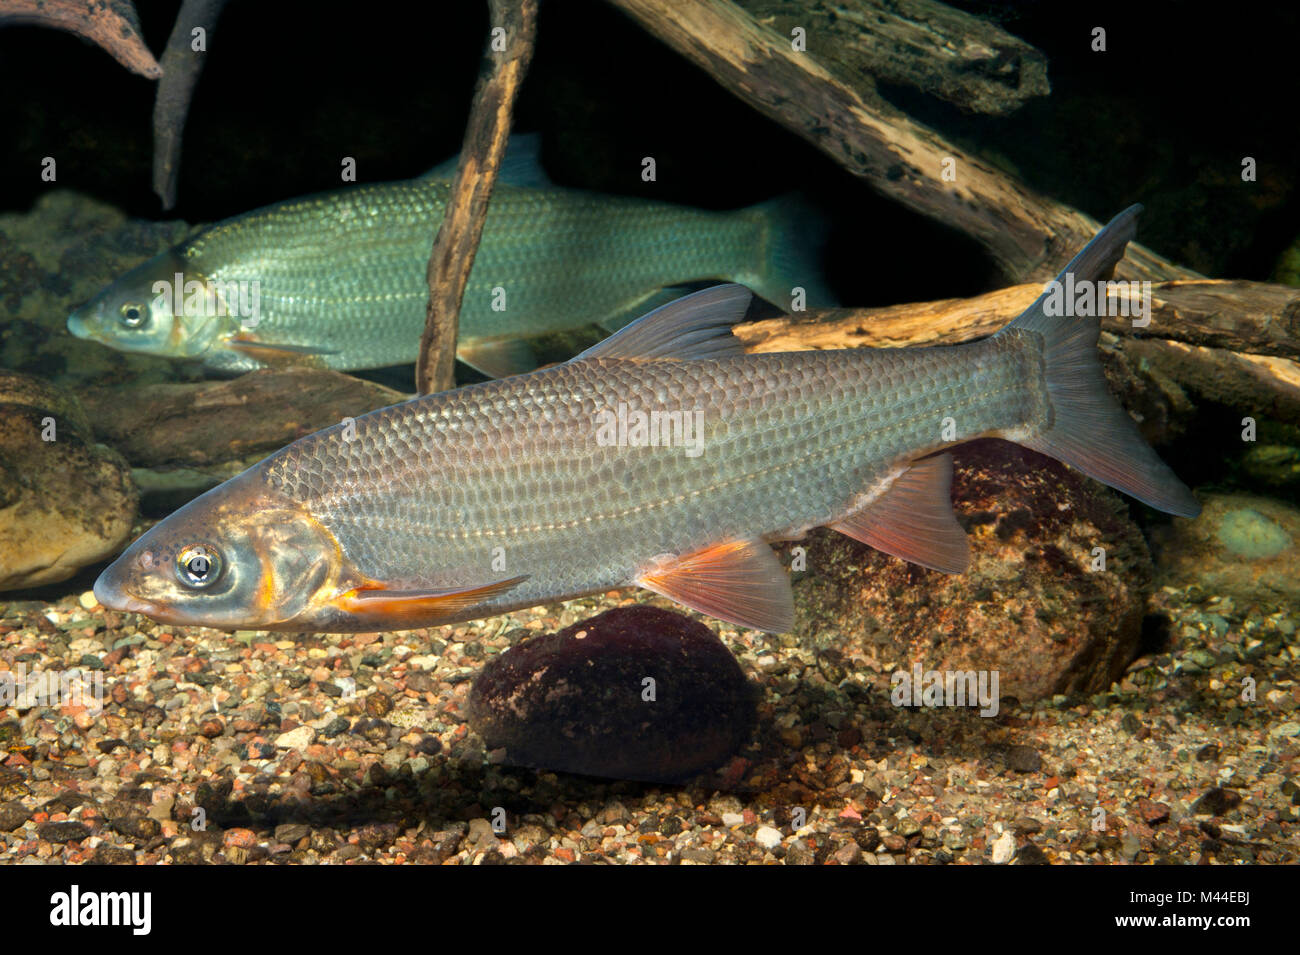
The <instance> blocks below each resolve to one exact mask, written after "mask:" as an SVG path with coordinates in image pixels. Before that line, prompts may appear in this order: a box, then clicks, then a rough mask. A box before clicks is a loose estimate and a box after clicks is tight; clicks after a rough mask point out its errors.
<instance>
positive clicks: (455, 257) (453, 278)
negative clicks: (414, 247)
mask: <svg viewBox="0 0 1300 955" xmlns="http://www.w3.org/2000/svg"><path fill="white" fill-rule="evenodd" d="M489 6H490V7H491V25H492V31H493V34H494V35H493V36H492V38H491V39H489V41H488V48H487V52H486V54H485V56H486V57H487V59H488V60H489V61H490V62H491V64H492V67H491V72H490V73H489V74H488V75H487V76H486V78H485V79H483V80H481V81H480V82H479V85H478V88H477V89H476V90H475V91H474V102H473V105H472V107H471V109H470V116H469V124H468V126H467V127H466V129H465V141H464V145H463V147H462V148H461V153H460V163H459V165H458V166H457V168H456V176H455V178H454V179H453V180H452V185H451V197H450V201H449V202H448V204H447V212H446V214H445V215H444V216H443V220H442V223H441V224H440V225H439V227H438V233H437V236H436V237H435V239H434V242H433V251H432V253H431V254H430V255H429V268H428V272H427V279H428V283H429V304H428V308H427V309H426V311H425V323H424V334H423V335H422V336H421V337H420V354H419V357H418V359H417V360H416V365H415V386H416V391H418V392H419V393H420V394H422V395H425V394H429V393H431V392H435V391H445V390H446V389H448V388H451V387H453V386H454V385H455V375H454V368H455V363H456V336H457V332H458V330H459V325H460V303H461V300H462V299H463V298H464V296H465V286H466V284H467V283H468V282H469V273H470V269H471V267H472V266H473V265H474V254H475V253H476V252H477V251H478V243H479V239H480V238H482V236H483V222H484V220H485V219H486V218H487V209H488V200H489V199H490V198H491V196H492V187H493V186H494V185H496V178H497V170H498V169H500V168H501V160H502V158H503V157H504V156H505V152H506V141H507V139H508V138H509V136H510V114H511V110H512V109H513V108H514V102H515V96H516V94H517V93H518V92H519V86H520V84H521V83H522V82H523V79H524V74H525V73H526V72H527V71H528V64H529V61H530V60H532V56H533V43H534V40H535V38H536V35H537V0H489ZM498 30H504V31H505V44H504V46H505V48H504V49H503V50H502V49H497V46H498V42H499V41H498V38H497V31H498Z"/></svg>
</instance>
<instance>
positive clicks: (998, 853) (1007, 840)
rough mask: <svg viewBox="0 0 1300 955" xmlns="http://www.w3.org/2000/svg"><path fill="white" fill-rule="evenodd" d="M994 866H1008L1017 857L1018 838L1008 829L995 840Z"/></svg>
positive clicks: (993, 847)
mask: <svg viewBox="0 0 1300 955" xmlns="http://www.w3.org/2000/svg"><path fill="white" fill-rule="evenodd" d="M992 849H993V864H994V865H1006V864H1007V863H1008V862H1010V861H1011V860H1012V859H1013V858H1015V855H1016V837H1015V836H1013V835H1012V834H1011V830H1010V829H1008V830H1006V831H1004V832H1003V833H1002V835H1000V836H998V837H997V838H996V839H994V840H993V846H992Z"/></svg>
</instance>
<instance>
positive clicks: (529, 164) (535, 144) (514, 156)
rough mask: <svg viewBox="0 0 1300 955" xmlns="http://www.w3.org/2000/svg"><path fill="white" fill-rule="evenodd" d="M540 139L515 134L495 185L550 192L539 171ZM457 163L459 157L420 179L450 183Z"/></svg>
mask: <svg viewBox="0 0 1300 955" xmlns="http://www.w3.org/2000/svg"><path fill="white" fill-rule="evenodd" d="M541 157H542V137H541V134H540V133H522V134H521V133H516V134H514V135H512V136H511V137H510V141H509V142H508V143H506V154H505V155H504V156H502V157H501V168H500V169H499V170H497V182H501V183H505V184H506V185H507V186H520V187H525V188H532V189H550V188H553V187H554V186H555V183H553V182H551V180H550V179H548V178H546V173H544V172H543V171H542V158H541ZM459 162H460V153H457V154H456V155H455V156H452V157H451V158H450V159H448V160H447V161H446V162H440V163H438V165H436V166H434V167H433V168H432V169H430V170H429V171H428V172H426V173H425V174H424V175H423V176H422V177H421V178H423V179H450V178H452V177H453V176H455V175H456V165H457V164H458V163H459Z"/></svg>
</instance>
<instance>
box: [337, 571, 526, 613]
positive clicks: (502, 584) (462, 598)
mask: <svg viewBox="0 0 1300 955" xmlns="http://www.w3.org/2000/svg"><path fill="white" fill-rule="evenodd" d="M527 579H528V577H527V575H524V576H522V577H512V578H510V579H509V580H498V581H495V582H493V583H490V584H484V585H483V586H481V587H467V588H465V589H463V590H388V589H386V588H385V587H384V585H383V584H379V583H372V584H366V585H363V586H361V587H357V588H355V589H354V590H349V591H347V592H346V593H344V594H340V595H339V596H338V597H336V598H335V599H334V600H333V601H332V602H331V603H332V605H333V606H334V607H337V608H338V609H339V610H342V611H343V612H344V613H348V614H353V615H355V616H359V617H365V618H367V619H374V620H389V621H392V622H394V623H400V622H406V621H411V620H426V621H433V620H437V619H439V618H440V617H450V616H453V615H455V614H458V613H460V612H462V611H464V610H468V609H469V608H470V607H473V606H474V605H475V604H478V603H482V602H483V601H484V600H488V599H490V598H492V597H496V596H499V595H500V594H503V593H505V592H506V591H508V590H510V589H511V588H513V587H517V586H518V585H519V584H521V583H523V582H524V581H525V580H527Z"/></svg>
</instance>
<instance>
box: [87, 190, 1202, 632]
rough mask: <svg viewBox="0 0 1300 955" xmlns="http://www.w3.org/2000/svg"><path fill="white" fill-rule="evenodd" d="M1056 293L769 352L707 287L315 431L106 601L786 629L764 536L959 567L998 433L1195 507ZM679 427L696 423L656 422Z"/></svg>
mask: <svg viewBox="0 0 1300 955" xmlns="http://www.w3.org/2000/svg"><path fill="white" fill-rule="evenodd" d="M1140 208H1141V207H1139V206H1134V207H1133V208H1131V209H1129V210H1127V211H1126V212H1124V213H1122V214H1121V215H1120V216H1118V217H1117V218H1116V219H1115V220H1113V221H1112V222H1111V223H1110V225H1108V226H1107V227H1106V229H1105V230H1104V231H1103V232H1102V233H1101V234H1100V235H1098V236H1097V238H1095V239H1094V240H1093V241H1092V242H1091V243H1090V244H1089V245H1088V247H1087V248H1086V249H1084V250H1083V252H1081V253H1080V254H1079V255H1078V256H1076V258H1075V259H1074V260H1073V261H1072V262H1071V263H1070V265H1069V266H1067V267H1066V272H1073V273H1074V279H1075V284H1076V286H1077V285H1078V283H1080V282H1085V281H1093V280H1096V279H1097V278H1098V277H1099V276H1102V275H1104V274H1107V273H1108V272H1109V270H1110V269H1111V268H1113V266H1114V264H1115V263H1116V262H1117V261H1118V260H1119V258H1120V257H1121V256H1122V255H1123V250H1124V246H1125V244H1126V243H1127V242H1128V240H1129V239H1130V238H1131V237H1132V235H1133V232H1134V229H1135V221H1136V216H1137V213H1138V211H1139V210H1140ZM1065 274H1066V273H1062V280H1064V276H1065ZM1046 300H1047V296H1046V294H1045V295H1044V296H1043V297H1042V298H1040V299H1039V300H1038V301H1037V302H1036V303H1035V304H1034V305H1033V306H1031V307H1030V308H1029V309H1028V310H1026V311H1025V312H1024V314H1022V315H1021V316H1020V317H1019V318H1017V319H1016V320H1015V321H1014V322H1012V323H1011V324H1010V325H1008V326H1007V327H1006V328H1004V329H1003V330H1002V331H1001V332H999V333H998V334H996V335H994V336H993V337H991V338H988V339H986V340H984V341H979V342H973V343H970V344H965V345H955V346H947V347H938V348H898V349H878V350H877V349H866V348H863V349H852V350H846V351H811V352H797V353H789V354H760V355H746V354H744V353H742V352H741V350H740V347H739V344H738V342H737V340H736V339H735V338H734V337H733V336H732V335H731V334H730V331H729V327H730V325H731V324H732V323H733V322H735V321H736V320H737V318H738V317H739V316H740V315H741V314H742V313H743V312H744V311H745V307H746V305H747V303H748V301H749V293H748V292H746V291H745V290H744V289H741V288H739V287H738V286H734V285H733V286H721V287H718V288H714V289H709V290H707V291H704V292H700V293H697V294H695V295H692V296H689V297H687V298H685V299H682V300H680V301H678V302H676V303H674V304H671V305H667V306H665V307H663V308H661V309H659V310H658V311H656V312H654V313H652V314H650V315H647V316H646V317H645V318H643V319H641V320H640V321H639V322H635V323H633V324H632V325H629V326H628V327H627V328H624V329H623V330H622V331H620V332H618V333H617V334H615V335H613V336H611V337H610V338H608V339H606V340H605V341H604V342H602V343H601V344H599V345H597V346H596V347H594V348H592V349H589V350H588V351H587V352H584V353H583V354H582V355H579V356H578V357H577V358H575V359H574V360H572V361H570V362H568V363H566V364H564V365H560V366H558V367H554V368H548V369H545V370H542V371H537V372H533V373H532V374H528V375H523V376H519V377H516V378H510V379H506V380H504V381H493V382H487V383H484V384H481V385H474V386H471V387H468V388H462V389H460V390H457V391H451V392H445V393H443V394H437V395H431V396H428V397H425V398H419V399H416V400H413V401H409V402H406V403H405V404H400V405H395V406H393V407H391V408H385V409H382V410H380V411H376V412H374V413H372V414H369V415H366V416H365V417H362V418H358V419H357V420H356V421H355V423H354V424H344V425H339V426H336V427H333V428H329V429H327V430H325V431H320V432H318V433H316V434H313V435H310V436H308V437H306V438H303V439H302V440H300V441H297V442H296V443H294V444H292V445H290V446H289V447H287V448H285V449H283V450H282V451H280V452H278V453H276V454H273V455H271V457H269V458H267V459H266V460H265V461H263V462H261V463H260V464H258V465H256V466H254V467H252V468H250V469H249V470H248V471H245V472H244V473H243V474H241V475H239V476H238V477H236V478H233V479H232V480H230V481H227V482H226V483H225V484H223V485H221V486H220V487H217V488H214V489H213V490H211V491H209V492H208V493H207V494H205V495H203V496H202V497H200V498H198V499H197V500H195V501H193V502H191V503H190V504H188V505H186V506H185V507H183V508H182V509H181V510H179V511H177V512H176V513H175V514H173V515H172V516H171V517H169V518H167V519H166V520H165V521H163V522H162V523H160V524H159V525H158V526H156V527H154V528H153V529H152V530H150V531H149V532H148V533H147V534H145V535H144V536H143V537H141V538H140V539H139V540H138V541H136V542H135V543H134V544H132V545H131V547H130V548H129V549H128V550H127V551H126V552H125V553H124V554H123V555H122V556H121V557H120V558H118V560H117V561H116V562H115V563H114V564H113V565H112V566H110V567H109V568H108V569H107V570H106V571H104V573H103V575H102V576H101V577H100V578H99V580H98V581H97V582H96V584H95V595H96V596H97V597H98V598H99V600H100V602H101V603H103V604H104V605H105V606H107V607H111V608H114V609H118V610H128V611H137V612H141V613H144V614H147V615H149V616H151V617H154V618H155V619H157V620H160V621H164V622H168V623H178V624H201V625H205V626H211V627H218V628H226V629H230V628H250V629H251V628H255V629H285V630H307V631H312V630H315V631H327V632H329V631H354V630H377V629H402V628H410V627H420V626H431V625H436V624H443V623H449V622H453V621H458V620H466V619H470V618H475V617H484V616H489V615H492V614H498V613H503V612H505V611H508V610H511V609H514V608H518V607H526V606H529V605H532V604H537V603H542V602H545V601H554V600H562V599H566V598H569V597H575V596H578V595H581V594H587V593H592V592H598V591H605V590H609V589H611V588H616V587H626V586H630V585H633V584H638V585H640V586H642V587H645V588H648V589H650V590H653V591H655V592H657V593H660V594H663V595H665V596H667V597H670V598H672V599H673V600H676V601H678V602H680V603H682V604H685V605H686V606H688V607H693V608H695V609H697V610H700V611H702V612H704V613H707V614H711V615H713V616H715V617H719V618H721V619H723V620H727V621H730V622H732V623H736V624H739V625H742V626H747V627H753V628H757V629H762V630H770V631H784V630H788V629H790V627H791V626H792V623H793V614H794V608H793V600H792V595H791V591H790V583H789V579H788V576H787V574H786V571H785V569H784V568H783V567H782V566H781V564H780V562H779V561H778V560H777V558H776V556H775V554H774V553H773V552H772V550H771V549H770V548H769V547H768V545H767V543H766V541H769V540H777V539H783V538H793V537H797V536H799V535H800V534H802V533H803V532H805V531H807V530H808V529H810V528H813V527H817V526H819V525H829V526H830V527H833V528H835V529H836V530H838V531H841V532H842V533H845V534H848V535H850V536H852V537H855V538H857V539H859V540H862V541H865V542H866V543H868V544H870V545H872V546H874V547H877V548H879V549H881V550H883V551H885V552H887V553H890V554H894V555H896V556H899V557H902V558H905V559H907V560H910V561H914V562H916V563H918V564H922V565H924V566H927V567H932V568H935V569H938V570H943V571H949V572H959V571H961V570H963V569H964V568H965V567H966V564H967V559H968V549H967V542H966V537H965V534H964V533H963V531H962V529H961V527H960V526H959V525H958V523H957V521H956V519H955V518H954V516H953V513H952V505H951V500H950V497H949V482H950V478H951V472H952V465H951V457H950V456H949V455H946V454H936V452H939V451H941V450H942V449H943V448H944V447H946V446H950V445H952V444H956V443H958V442H960V441H963V440H968V439H970V438H974V437H977V436H981V435H994V436H999V437H1003V438H1007V439H1010V440H1012V441H1016V442H1018V443H1020V444H1023V445H1025V446H1027V447H1031V448H1036V449H1038V450H1040V451H1043V452H1045V453H1047V454H1050V455H1052V456H1053V457H1056V458H1059V459H1060V460H1062V461H1065V462H1067V463H1069V464H1071V465H1073V466H1075V467H1077V468H1079V469H1080V470H1082V471H1083V472H1084V473H1086V474H1089V475H1091V476H1092V477H1094V478H1097V479H1098V480H1101V481H1103V482H1105V483H1107V484H1110V485H1111V486H1113V487H1116V488H1119V489H1120V490H1123V491H1125V492H1126V493H1128V494H1131V495H1133V496H1134V497H1136V498H1138V499H1139V500H1142V501H1145V502H1146V503H1147V504H1149V505H1151V506H1152V507H1156V508H1159V509H1161V510H1164V511H1168V512H1170V513H1173V514H1181V515H1185V516H1193V515H1195V514H1196V513H1197V512H1198V511H1199V509H1200V508H1199V505H1198V504H1197V502H1196V500H1195V498H1193V497H1192V495H1191V493H1190V492H1189V491H1188V489H1187V488H1186V487H1184V486H1183V484H1181V483H1180V482H1179V480H1178V479H1177V477H1175V476H1174V474H1173V472H1171V471H1170V470H1169V468H1168V467H1166V466H1165V464H1164V463H1163V462H1161V461H1160V459H1159V458H1158V457H1157V456H1156V454H1155V452H1153V451H1152V450H1151V449H1150V447H1148V446H1147V444H1146V443H1145V442H1144V441H1143V439H1142V437H1141V435H1140V434H1139V432H1138V430H1137V427H1136V426H1135V425H1134V424H1133V421H1132V420H1131V419H1130V418H1129V417H1128V415H1127V414H1125V412H1124V411H1123V409H1121V408H1120V406H1119V404H1118V403H1116V401H1115V399H1114V398H1112V397H1111V395H1110V394H1109V393H1108V392H1107V390H1106V384H1105V380H1104V378H1103V376H1102V371H1101V366H1100V364H1099V363H1098V360H1097V353H1096V344H1097V337H1098V332H1099V325H1098V321H1097V319H1095V318H1092V319H1085V318H1074V317H1068V316H1065V317H1051V316H1049V315H1048V314H1047V313H1046V311H1045V302H1046ZM673 412H677V413H678V415H677V418H676V422H677V425H679V426H680V427H676V428H675V429H674V428H673V427H670V428H668V429H667V430H666V431H665V430H653V429H647V428H642V427H639V424H644V421H643V420H642V419H641V418H640V417H639V413H645V414H646V415H649V414H651V413H658V414H659V415H660V416H661V420H660V422H659V423H660V424H661V425H662V421H663V417H662V416H663V415H665V414H667V415H669V416H671V414H672V413H673ZM945 419H953V421H954V422H955V429H956V440H951V439H949V440H945V439H944V438H945V435H944V432H945V424H948V422H946V421H945ZM667 420H669V421H670V422H671V421H672V419H671V417H669V418H668V419H667ZM948 426H949V427H952V425H951V424H949V425H948ZM688 432H689V434H688ZM656 436H657V437H658V438H660V439H662V438H667V439H669V441H668V443H669V444H670V445H672V444H676V445H677V446H664V443H663V442H662V441H654V440H652V438H654V437H656ZM949 438H951V435H950V436H949Z"/></svg>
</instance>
